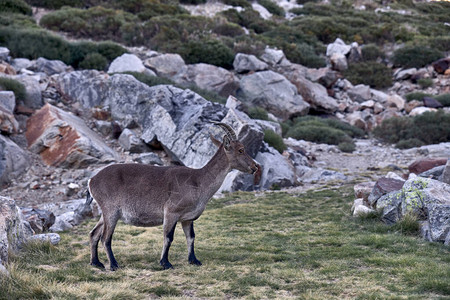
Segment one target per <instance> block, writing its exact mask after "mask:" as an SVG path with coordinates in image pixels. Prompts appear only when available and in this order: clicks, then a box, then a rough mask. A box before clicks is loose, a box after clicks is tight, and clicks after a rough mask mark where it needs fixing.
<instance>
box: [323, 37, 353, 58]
mask: <svg viewBox="0 0 450 300" xmlns="http://www.w3.org/2000/svg"><path fill="white" fill-rule="evenodd" d="M351 48H352V47H351V46H349V45H346V44H345V42H344V41H343V40H341V39H340V38H337V39H336V40H335V41H334V43H332V44H328V46H327V56H328V57H331V56H332V55H333V54H335V53H338V54H341V55H343V56H345V55H347V54H348V53H349V52H350V49H351Z"/></svg>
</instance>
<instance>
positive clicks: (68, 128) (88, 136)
mask: <svg viewBox="0 0 450 300" xmlns="http://www.w3.org/2000/svg"><path fill="white" fill-rule="evenodd" d="M25 136H26V138H27V141H28V145H29V149H30V150H31V151H32V152H34V153H38V154H40V155H41V157H42V159H43V160H44V162H45V163H46V164H48V165H52V166H59V167H73V168H83V167H85V166H87V165H88V164H90V163H94V162H101V161H102V162H110V161H114V160H115V159H116V157H117V154H116V153H115V152H114V151H113V150H112V149H111V148H109V147H108V146H107V145H106V144H105V143H104V142H103V141H102V139H101V138H100V137H99V136H98V135H97V134H96V133H94V132H93V131H92V130H90V129H89V128H88V127H87V126H86V124H84V122H83V120H81V119H80V118H78V117H76V116H74V115H72V114H70V113H67V112H65V111H63V110H61V109H59V108H57V107H54V106H52V105H50V104H46V105H45V106H44V107H43V108H42V109H40V110H39V111H37V112H36V113H35V114H34V115H33V116H32V117H31V118H29V119H28V121H27V131H26V133H25Z"/></svg>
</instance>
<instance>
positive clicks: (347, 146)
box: [338, 142, 356, 153]
mask: <svg viewBox="0 0 450 300" xmlns="http://www.w3.org/2000/svg"><path fill="white" fill-rule="evenodd" d="M338 148H339V150H341V151H342V152H346V153H352V152H353V151H355V149H356V145H355V144H354V143H349V142H342V143H339V144H338Z"/></svg>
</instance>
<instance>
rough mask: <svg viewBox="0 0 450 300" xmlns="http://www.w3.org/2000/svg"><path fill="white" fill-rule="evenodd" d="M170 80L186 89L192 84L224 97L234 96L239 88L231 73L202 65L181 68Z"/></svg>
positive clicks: (219, 68)
mask: <svg viewBox="0 0 450 300" xmlns="http://www.w3.org/2000/svg"><path fill="white" fill-rule="evenodd" d="M172 80H173V81H175V82H176V83H178V84H180V85H183V86H186V87H189V85H192V84H194V85H196V86H198V87H199V88H201V89H205V90H208V91H213V92H216V93H218V94H219V95H221V96H224V97H228V96H229V95H235V94H236V90H237V89H238V87H239V81H238V79H237V78H236V76H235V75H234V74H233V73H232V72H230V71H228V70H225V69H224V68H221V67H216V66H213V65H209V64H204V63H200V64H192V65H185V66H183V67H181V69H180V72H178V73H177V74H176V75H175V76H174V77H173V78H172Z"/></svg>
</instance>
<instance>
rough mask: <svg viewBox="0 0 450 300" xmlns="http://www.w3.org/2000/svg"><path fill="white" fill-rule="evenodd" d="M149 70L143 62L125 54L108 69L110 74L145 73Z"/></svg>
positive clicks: (134, 56)
mask: <svg viewBox="0 0 450 300" xmlns="http://www.w3.org/2000/svg"><path fill="white" fill-rule="evenodd" d="M146 70H147V68H146V67H145V66H144V64H143V63H142V61H141V60H140V59H139V57H137V56H136V55H134V54H128V53H124V54H122V55H121V56H119V57H117V58H116V59H114V61H113V62H112V63H111V65H110V66H109V68H108V73H122V72H139V73H142V72H145V71H146Z"/></svg>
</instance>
